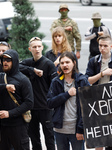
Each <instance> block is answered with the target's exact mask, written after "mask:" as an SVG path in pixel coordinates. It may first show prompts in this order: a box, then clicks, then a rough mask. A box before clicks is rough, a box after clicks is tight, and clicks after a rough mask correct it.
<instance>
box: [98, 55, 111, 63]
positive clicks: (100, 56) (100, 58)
mask: <svg viewBox="0 0 112 150" xmlns="http://www.w3.org/2000/svg"><path fill="white" fill-rule="evenodd" d="M101 60H102V54H100V55H99V58H98V62H99V63H100V62H101ZM109 62H112V53H111V58H110V60H109Z"/></svg>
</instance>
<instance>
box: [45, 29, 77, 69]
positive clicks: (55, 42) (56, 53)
mask: <svg viewBox="0 0 112 150" xmlns="http://www.w3.org/2000/svg"><path fill="white" fill-rule="evenodd" d="M65 51H68V52H72V49H71V46H70V45H69V42H68V40H67V36H66V33H65V31H64V29H63V27H56V28H54V30H53V31H52V49H51V50H49V51H47V52H46V54H45V56H46V57H47V58H48V59H50V60H51V61H53V62H54V65H55V66H56V67H58V65H59V58H60V55H61V54H62V53H64V52H65ZM72 53H73V52H72ZM74 56H75V58H76V55H75V54H74ZM76 66H77V68H78V62H77V58H76Z"/></svg>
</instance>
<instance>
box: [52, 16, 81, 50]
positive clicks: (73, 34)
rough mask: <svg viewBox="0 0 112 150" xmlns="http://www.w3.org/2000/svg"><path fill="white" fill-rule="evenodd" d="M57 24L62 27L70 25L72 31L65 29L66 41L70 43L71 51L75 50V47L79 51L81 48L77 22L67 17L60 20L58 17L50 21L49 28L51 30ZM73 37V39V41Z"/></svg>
mask: <svg viewBox="0 0 112 150" xmlns="http://www.w3.org/2000/svg"><path fill="white" fill-rule="evenodd" d="M58 26H61V27H63V28H65V27H68V26H71V27H72V31H67V30H65V32H66V35H67V38H68V41H69V43H70V45H71V48H72V51H75V49H76V50H77V51H80V50H81V35H80V32H79V29H78V25H77V23H76V22H75V21H73V20H72V19H70V18H68V19H67V21H62V20H61V19H60V18H59V19H57V20H55V21H54V22H53V23H52V25H51V29H50V30H51V31H52V30H53V29H54V28H56V27H58ZM74 39H75V41H74ZM74 42H75V43H74ZM75 45H76V46H75Z"/></svg>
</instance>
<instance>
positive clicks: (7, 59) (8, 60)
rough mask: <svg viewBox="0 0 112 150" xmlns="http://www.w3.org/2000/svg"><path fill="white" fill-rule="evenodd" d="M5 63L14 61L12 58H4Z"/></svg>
mask: <svg viewBox="0 0 112 150" xmlns="http://www.w3.org/2000/svg"><path fill="white" fill-rule="evenodd" d="M5 61H7V62H10V61H12V59H11V58H3V62H5Z"/></svg>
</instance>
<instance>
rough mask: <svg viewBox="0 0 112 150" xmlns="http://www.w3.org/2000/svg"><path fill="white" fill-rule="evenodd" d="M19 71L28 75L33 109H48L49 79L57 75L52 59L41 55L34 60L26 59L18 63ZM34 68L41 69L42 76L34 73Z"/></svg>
mask: <svg viewBox="0 0 112 150" xmlns="http://www.w3.org/2000/svg"><path fill="white" fill-rule="evenodd" d="M19 68H20V71H21V72H22V73H24V74H25V75H26V76H28V77H29V79H30V81H31V83H32V87H33V93H34V109H35V110H38V109H48V106H47V93H48V90H49V87H50V84H51V80H52V79H53V78H54V77H55V76H57V73H56V68H55V66H54V64H53V62H52V61H50V60H49V59H47V58H46V57H44V56H42V57H41V58H40V59H39V60H37V61H36V62H35V61H34V59H33V58H29V59H26V60H24V61H22V62H21V63H20V67H19ZM34 68H37V69H40V70H43V76H42V77H39V76H37V75H36V74H35V73H34Z"/></svg>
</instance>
